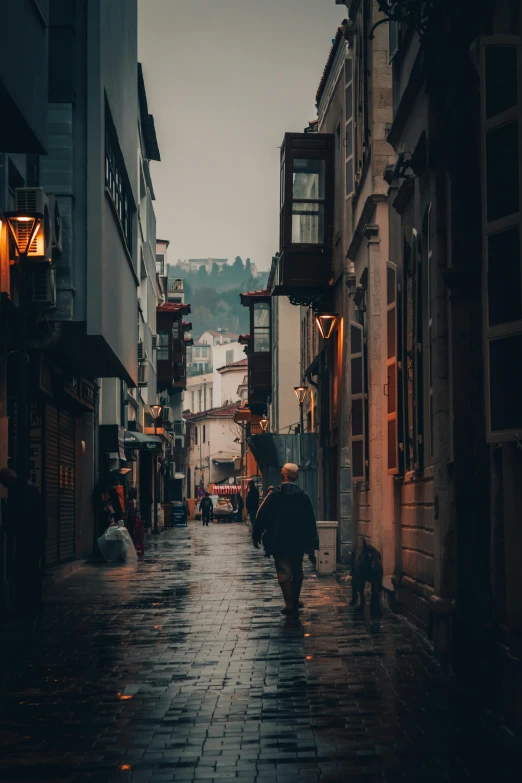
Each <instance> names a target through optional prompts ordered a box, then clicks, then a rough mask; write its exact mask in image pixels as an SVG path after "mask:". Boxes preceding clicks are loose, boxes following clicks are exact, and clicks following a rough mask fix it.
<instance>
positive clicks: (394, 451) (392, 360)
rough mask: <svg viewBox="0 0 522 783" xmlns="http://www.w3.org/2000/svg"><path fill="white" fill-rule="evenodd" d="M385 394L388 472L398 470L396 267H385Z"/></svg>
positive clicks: (396, 471)
mask: <svg viewBox="0 0 522 783" xmlns="http://www.w3.org/2000/svg"><path fill="white" fill-rule="evenodd" d="M386 368H387V380H386V386H385V389H386V395H387V397H388V410H387V421H388V473H389V474H390V475H395V474H397V473H398V472H399V431H398V404H397V403H398V368H397V268H396V266H395V264H392V263H391V262H389V263H388V265H387V268H386Z"/></svg>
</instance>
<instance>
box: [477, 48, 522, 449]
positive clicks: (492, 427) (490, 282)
mask: <svg viewBox="0 0 522 783" xmlns="http://www.w3.org/2000/svg"><path fill="white" fill-rule="evenodd" d="M521 68H522V39H520V38H517V37H514V36H491V37H488V38H483V39H482V40H481V45H480V79H481V85H480V86H481V98H482V101H481V140H482V160H483V167H482V201H483V221H482V225H483V236H482V243H483V255H484V259H485V264H484V267H485V270H484V283H483V295H484V317H485V320H486V328H485V330H484V334H485V341H486V344H485V351H484V353H485V362H486V371H485V384H486V390H485V392H486V394H485V396H486V421H487V432H486V438H487V441H488V442H489V443H495V442H502V441H510V440H520V438H521V437H522V398H521V395H520V385H521V381H522V369H521V368H522V243H521V238H520V234H521V226H520V221H521V211H520V176H521V172H520V167H521V157H522V150H521V143H522V142H521V139H520V121H521V119H520V106H521V103H522V98H521V91H522V84H521V81H522V80H521V78H520V74H521Z"/></svg>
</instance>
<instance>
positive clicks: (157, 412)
mask: <svg viewBox="0 0 522 783" xmlns="http://www.w3.org/2000/svg"><path fill="white" fill-rule="evenodd" d="M162 410H163V405H151V406H150V415H151V416H152V418H153V419H159V417H160V416H161V411H162Z"/></svg>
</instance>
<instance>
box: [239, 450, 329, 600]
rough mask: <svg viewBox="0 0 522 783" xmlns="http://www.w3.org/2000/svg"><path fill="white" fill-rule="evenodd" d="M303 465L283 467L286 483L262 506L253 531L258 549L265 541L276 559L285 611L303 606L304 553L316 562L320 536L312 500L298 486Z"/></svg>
mask: <svg viewBox="0 0 522 783" xmlns="http://www.w3.org/2000/svg"><path fill="white" fill-rule="evenodd" d="M298 477H299V468H298V467H297V465H294V464H293V463H291V462H288V463H287V464H286V465H284V466H283V468H282V470H281V479H282V484H281V486H280V487H278V488H277V489H276V490H274V491H273V492H271V493H270V494H269V495H267V497H266V498H265V500H264V501H263V503H262V505H261V506H260V508H259V511H258V514H257V519H256V521H255V524H254V529H253V531H252V540H253V544H254V546H255V547H256V549H259V544H260V543H261V541H262V542H263V545H264V548H265V553H266V554H267V555H268V556H270V555H272V556H273V558H274V563H275V567H276V573H277V581H278V582H279V585H280V587H281V592H282V593H283V598H284V602H285V607H284V609H282V613H283V614H293V613H294V612H297V611H298V610H299V609H301V608H302V606H303V604H302V602H301V601H300V600H299V599H300V595H301V587H302V584H303V556H304V555H305V554H307V555H308V557H309V559H310V562H311V563H313V564H315V550H316V549H319V537H318V535H317V525H316V521H315V514H314V509H313V506H312V501H311V500H310V498H309V497H308V495H307V494H306V492H304V491H303V490H302V489H301V488H300V487H298V486H297V485H296V481H297V479H298Z"/></svg>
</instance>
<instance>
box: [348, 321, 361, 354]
mask: <svg viewBox="0 0 522 783" xmlns="http://www.w3.org/2000/svg"><path fill="white" fill-rule="evenodd" d="M350 340H351V343H352V353H361V352H362V329H358V328H357V327H356V326H352V327H351V329H350Z"/></svg>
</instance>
